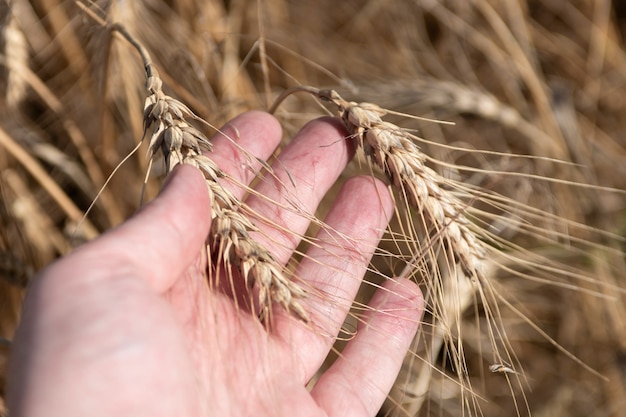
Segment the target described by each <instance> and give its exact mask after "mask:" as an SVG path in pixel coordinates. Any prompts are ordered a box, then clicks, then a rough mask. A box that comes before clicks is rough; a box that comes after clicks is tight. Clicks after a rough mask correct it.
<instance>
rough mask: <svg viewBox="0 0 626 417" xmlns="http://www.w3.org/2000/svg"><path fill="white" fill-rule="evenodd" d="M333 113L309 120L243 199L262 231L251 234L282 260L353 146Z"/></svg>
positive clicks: (306, 225) (284, 259)
mask: <svg viewBox="0 0 626 417" xmlns="http://www.w3.org/2000/svg"><path fill="white" fill-rule="evenodd" d="M345 137H346V131H345V129H344V127H343V125H342V124H341V123H340V122H339V121H338V120H336V119H332V118H322V119H318V120H315V121H313V122H310V123H309V124H307V125H306V126H305V127H304V128H302V130H301V131H300V132H299V133H298V134H297V135H296V137H294V139H293V140H292V141H291V142H290V143H289V145H287V146H286V147H285V149H284V150H283V151H282V152H281V153H280V155H279V156H278V159H277V160H276V161H275V163H274V164H273V165H272V167H273V171H274V174H273V175H272V176H266V177H265V178H264V179H263V181H261V182H260V183H259V185H258V186H257V187H256V189H255V191H256V192H255V194H254V195H251V196H250V198H249V199H248V200H247V204H248V206H249V208H250V210H251V211H252V213H253V216H254V217H256V218H257V219H261V220H260V221H259V222H257V223H258V226H259V228H260V229H261V230H262V231H263V235H260V234H258V235H255V239H258V240H259V241H260V242H261V243H262V244H264V245H265V246H266V247H268V249H270V250H271V251H272V254H273V255H274V257H275V258H276V259H277V260H278V261H279V262H280V263H286V262H287V260H288V259H289V258H290V257H291V254H292V252H293V250H294V249H295V247H296V246H297V245H298V243H299V241H300V236H301V235H302V234H303V233H304V232H305V231H306V229H307V227H308V225H309V223H310V221H311V217H312V215H311V214H310V213H313V212H314V211H315V209H316V208H317V205H318V204H319V202H320V201H321V199H322V198H323V197H324V195H325V194H326V192H327V191H328V189H329V188H330V187H331V186H332V185H333V184H334V183H335V182H336V181H337V178H338V177H339V175H340V174H341V172H342V171H343V170H344V168H345V166H346V165H347V163H348V162H349V160H350V159H351V158H352V156H353V155H354V149H353V147H352V146H350V144H349V143H348V141H346V140H345Z"/></svg>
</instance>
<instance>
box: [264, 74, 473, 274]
mask: <svg viewBox="0 0 626 417" xmlns="http://www.w3.org/2000/svg"><path fill="white" fill-rule="evenodd" d="M298 91H304V92H308V93H311V94H314V95H315V96H317V97H318V98H320V99H321V100H324V101H327V102H330V103H332V104H334V105H335V106H336V107H337V109H338V111H339V117H340V118H341V120H342V121H343V124H344V125H345V127H346V129H347V130H348V132H349V134H350V135H351V137H354V138H356V139H357V144H358V145H359V147H360V148H361V149H362V150H363V152H364V153H365V155H366V156H367V157H368V158H369V160H370V161H371V162H372V163H374V165H376V166H378V167H379V168H380V169H382V170H383V171H384V172H385V174H386V175H387V176H388V177H389V179H390V180H391V182H392V183H393V185H394V186H395V187H396V188H398V189H399V190H401V195H402V196H403V197H404V198H405V199H406V201H407V203H408V204H409V205H410V206H412V207H413V208H415V209H416V210H417V211H418V212H419V213H422V216H423V218H424V223H425V224H424V226H425V227H426V230H427V231H428V236H427V238H428V242H427V243H431V242H433V241H434V239H439V241H440V242H442V243H443V244H444V246H445V247H446V250H448V251H450V252H449V253H448V255H452V256H451V257H448V259H453V260H454V262H455V263H457V264H458V265H459V266H460V267H461V270H462V272H463V274H464V275H465V276H466V277H468V278H470V279H472V281H474V282H478V281H481V280H482V279H483V278H484V275H485V274H484V268H485V262H484V258H485V248H484V246H483V243H482V242H481V241H480V240H478V239H477V238H476V237H475V234H474V233H473V232H472V230H471V229H470V222H469V220H468V219H467V218H466V217H465V215H464V214H463V208H464V207H465V205H464V204H463V203H462V202H461V201H460V200H458V199H457V198H456V197H455V196H454V195H452V194H451V193H450V192H447V191H446V190H445V189H444V188H443V187H442V186H443V184H444V183H445V179H444V178H443V177H441V176H440V175H439V174H438V173H437V172H436V171H434V170H433V169H431V168H429V167H428V166H426V164H425V161H426V156H425V155H424V154H423V153H422V152H421V151H420V149H419V147H418V146H417V145H416V144H415V142H414V140H413V139H414V137H413V136H412V135H411V134H410V133H409V132H407V131H406V130H404V129H402V128H400V127H398V126H396V125H395V124H393V123H389V122H386V121H384V120H383V119H382V116H384V115H385V114H386V113H387V111H386V110H385V109H383V108H381V107H379V106H378V105H376V104H372V103H355V102H348V101H346V100H344V99H343V98H342V97H341V96H340V95H339V94H338V93H337V92H336V91H335V90H319V89H317V88H314V87H307V86H299V87H294V88H292V89H290V90H286V91H285V92H283V94H282V95H281V96H280V97H278V98H277V100H276V102H275V103H274V105H273V106H272V108H271V109H270V113H271V112H273V111H275V110H276V108H277V106H278V105H279V104H280V102H281V101H282V100H283V99H284V98H286V97H287V96H288V95H290V94H292V93H294V92H298ZM427 246H428V245H427Z"/></svg>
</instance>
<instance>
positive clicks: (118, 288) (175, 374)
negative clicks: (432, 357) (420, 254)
mask: <svg viewBox="0 0 626 417" xmlns="http://www.w3.org/2000/svg"><path fill="white" fill-rule="evenodd" d="M223 132H224V133H226V134H227V135H228V136H229V137H233V138H237V146H235V145H234V144H233V143H232V142H231V141H230V140H229V139H227V138H226V137H225V136H223V135H217V137H216V138H215V139H214V140H213V143H214V145H215V147H214V152H213V153H212V154H211V158H212V159H213V160H214V161H215V162H216V163H217V164H218V165H219V166H220V167H222V169H224V171H226V172H227V173H228V174H229V175H230V176H231V177H233V178H235V179H237V180H238V181H241V182H242V183H249V182H250V181H251V180H252V179H253V177H254V173H253V172H252V169H251V166H250V163H249V161H248V160H247V159H246V158H245V157H244V156H242V153H241V148H243V149H246V150H247V151H248V152H250V153H251V154H252V155H254V156H255V157H258V158H260V159H263V160H265V159H267V158H268V157H269V156H270V155H271V153H272V152H273V150H274V148H275V147H276V146H277V144H278V143H279V141H280V137H281V133H280V127H279V125H278V123H277V121H276V120H275V119H274V118H273V117H271V116H269V115H267V114H265V113H260V112H252V113H246V114H244V115H241V116H239V117H238V118H236V119H235V120H233V121H232V122H231V123H229V124H228V125H227V126H226V127H225V128H224V130H223ZM344 136H345V132H344V131H343V130H342V128H341V127H340V126H339V125H338V124H337V123H335V122H334V121H331V120H329V119H322V120H317V121H314V122H312V123H310V124H308V125H307V126H306V127H305V128H304V129H303V130H302V131H301V132H300V133H299V134H298V135H297V136H296V138H294V140H293V141H292V142H291V143H290V144H289V145H288V146H287V147H286V148H285V149H284V150H283V151H282V152H281V154H280V155H279V158H278V161H277V162H276V163H274V173H275V175H276V178H275V181H272V180H267V181H261V182H260V183H259V184H258V185H257V186H256V191H257V192H258V193H260V195H264V196H266V197H269V198H271V199H274V200H278V201H283V200H285V199H286V198H287V197H289V198H292V197H293V193H294V192H297V196H298V199H299V202H300V203H301V204H302V205H303V208H305V209H306V210H308V211H309V212H313V210H314V209H315V207H316V206H317V204H318V203H319V201H320V199H321V198H322V197H323V195H324V194H325V193H326V192H327V191H328V189H329V187H330V186H331V185H332V184H333V183H334V182H335V180H336V179H337V177H338V176H339V174H340V172H341V171H342V170H343V169H344V167H345V165H346V164H347V162H348V161H349V159H350V158H351V156H352V152H353V150H352V148H351V146H350V145H349V141H346V140H343V138H344ZM239 147H241V148H239ZM287 178H289V179H287ZM292 180H293V183H294V184H296V185H297V188H295V189H293V190H292V191H291V193H292V194H291V195H289V196H287V195H286V194H285V193H286V191H285V184H290V183H291V181H292ZM278 183H280V184H282V185H281V186H277V184H278ZM232 191H233V192H234V193H236V194H237V195H238V196H240V197H241V196H243V191H241V190H236V189H235V188H233V189H232ZM247 203H248V204H249V205H250V206H251V207H252V208H253V209H254V210H255V211H256V212H257V213H260V214H261V215H264V216H266V217H267V218H269V219H270V220H272V221H274V222H276V223H277V224H279V225H281V226H282V227H283V229H282V230H283V231H282V232H280V231H277V229H271V228H268V227H267V226H265V225H259V227H261V228H264V231H265V233H266V235H267V237H270V238H271V239H266V241H267V245H268V248H269V249H270V250H271V251H272V252H273V253H274V254H275V255H276V258H277V259H278V260H279V261H280V262H283V263H285V262H286V261H287V260H288V259H289V257H290V256H291V252H292V251H293V250H294V249H295V247H296V245H297V244H298V241H297V239H296V238H295V236H296V234H297V233H304V231H305V230H306V228H307V226H308V220H307V219H306V217H302V216H298V215H297V213H295V212H291V211H289V210H285V209H283V208H280V207H279V206H276V205H271V204H269V203H268V201H267V200H266V199H264V198H261V197H259V196H256V197H255V196H254V195H252V196H251V197H250V198H248V200H247ZM209 212H210V203H209V196H208V193H207V190H206V186H205V183H204V179H203V178H202V176H201V174H200V173H199V172H198V171H197V170H195V169H193V168H191V167H187V166H182V167H179V168H178V169H176V170H175V171H174V173H173V174H172V175H171V177H170V178H169V180H168V182H167V184H166V185H165V187H164V189H163V191H162V192H161V194H160V195H159V196H158V197H157V198H156V199H155V200H154V201H152V202H151V203H150V204H148V205H146V206H145V207H144V208H143V209H142V210H141V211H140V212H139V213H138V214H137V215H136V216H134V217H133V218H132V219H130V220H128V221H127V222H126V223H124V224H122V225H121V226H119V227H118V228H116V229H114V230H112V231H110V232H109V233H106V234H104V235H103V236H101V237H100V238H98V239H96V240H94V241H93V242H90V243H88V244H86V245H84V246H82V247H80V248H78V249H77V250H76V251H75V252H73V253H72V254H70V255H68V256H66V257H65V258H63V259H61V260H59V261H57V262H56V263H54V264H52V265H51V266H49V267H48V268H46V269H45V270H43V271H42V272H41V273H40V274H39V275H38V277H37V278H36V279H35V280H34V282H33V285H32V287H31V288H30V289H29V291H28V294H27V297H26V300H25V303H24V308H23V315H22V319H21V323H20V326H19V329H18V331H17V333H16V336H15V339H14V343H13V347H12V357H11V360H10V367H9V378H8V396H7V402H8V404H7V405H8V408H9V410H10V412H11V415H12V416H39V415H46V416H56V415H59V416H61V415H62V416H65V417H68V416H69V417H71V416H87V415H88V416H113V415H114V416H123V415H128V416H134V417H140V416H150V417H154V416H206V415H220V416H248V415H255V416H266V415H267V416H269V415H272V416H273V415H276V416H283V415H284V416H294V415H297V416H318V415H337V416H367V415H375V413H376V412H377V411H378V409H379V407H380V406H381V404H382V402H383V400H384V399H385V396H386V394H387V392H388V391H389V389H390V387H391V385H392V383H393V381H394V380H395V377H396V374H397V372H398V370H399V368H400V365H401V362H402V359H403V357H404V355H405V353H406V351H407V349H408V347H409V344H410V341H411V340H412V338H413V336H414V334H415V331H416V329H417V326H418V322H419V318H420V316H421V313H422V309H423V301H422V296H421V293H420V292H419V289H418V288H417V286H416V285H415V284H413V283H411V282H409V281H408V280H404V279H402V280H400V279H399V280H389V281H387V282H386V283H385V284H384V286H383V288H381V289H379V290H378V291H377V293H376V294H375V295H374V298H373V299H372V301H371V303H370V307H371V308H370V309H369V310H368V311H367V313H365V315H364V317H363V322H362V323H361V324H360V325H359V327H358V329H357V332H356V335H355V336H354V338H353V339H352V340H351V341H350V342H349V343H348V344H347V347H346V348H345V350H344V351H343V353H342V355H341V356H340V358H339V359H338V360H337V361H336V362H335V363H334V364H333V365H332V366H331V367H330V368H329V369H328V370H326V371H325V372H324V373H323V374H322V376H321V377H320V378H319V380H318V381H317V382H316V384H315V386H314V387H313V388H312V389H310V390H308V389H307V388H306V386H307V383H308V381H309V380H310V379H311V378H312V377H313V376H314V375H315V373H316V372H317V371H318V369H319V368H320V366H321V364H322V362H323V361H324V358H325V357H326V355H327V354H328V352H329V350H330V349H331V347H332V343H333V341H334V337H335V336H336V334H337V333H338V331H339V328H340V327H341V324H342V322H343V320H344V318H345V317H346V315H347V313H348V308H349V306H350V304H351V301H352V299H353V298H354V296H355V293H356V291H357V288H358V286H359V283H360V281H361V279H362V277H363V275H364V273H365V270H366V268H367V265H368V262H369V259H370V257H371V255H372V252H373V250H374V248H375V247H376V245H377V243H378V241H379V239H380V238H381V234H382V232H383V230H384V229H385V227H386V225H387V222H388V220H389V217H390V215H391V214H392V213H393V206H392V202H391V198H390V196H389V194H388V191H387V189H386V187H385V186H384V185H383V184H381V183H379V182H377V181H373V180H372V178H370V177H356V178H353V179H351V180H349V181H348V182H346V184H345V185H344V186H343V188H342V190H341V191H340V192H339V194H338V196H337V198H336V199H335V202H334V204H333V206H332V207H331V209H330V211H329V213H328V215H327V217H326V219H325V222H326V223H327V224H328V225H329V227H328V228H325V229H322V230H321V231H320V232H319V235H318V236H317V239H318V240H317V243H318V245H313V246H312V247H311V248H310V249H309V250H308V253H307V256H306V257H305V258H304V259H303V261H302V262H301V263H300V265H299V266H298V269H297V271H296V274H297V276H298V277H299V278H301V279H302V280H303V281H304V282H305V283H306V284H307V285H308V286H309V287H310V289H312V290H313V289H314V290H315V292H319V293H328V294H332V297H333V299H332V301H330V300H323V299H318V298H317V297H310V298H305V299H303V300H301V301H300V302H301V304H302V305H303V306H304V308H305V309H306V310H307V311H310V312H311V319H312V324H305V323H303V322H301V321H298V320H297V319H295V318H293V317H290V316H289V314H287V313H286V312H284V311H279V310H278V309H275V312H274V314H273V318H272V319H273V320H272V329H271V331H270V332H269V333H268V332H267V331H266V328H265V326H264V325H263V324H262V323H260V322H259V320H258V319H257V318H256V317H254V316H253V315H252V314H247V313H246V312H245V311H242V310H241V308H238V306H237V304H236V303H235V302H234V300H233V298H232V296H230V295H229V294H228V291H221V290H219V289H216V288H215V286H213V285H209V283H208V282H207V278H206V270H207V256H206V250H205V243H204V242H205V239H206V236H207V233H208V231H209V228H210V223H211V219H210V213H209ZM285 230H290V231H294V232H295V233H296V234H291V233H286V232H285ZM339 234H341V236H351V237H352V238H353V239H352V240H350V242H352V244H350V245H345V246H341V247H338V245H337V242H338V236H339Z"/></svg>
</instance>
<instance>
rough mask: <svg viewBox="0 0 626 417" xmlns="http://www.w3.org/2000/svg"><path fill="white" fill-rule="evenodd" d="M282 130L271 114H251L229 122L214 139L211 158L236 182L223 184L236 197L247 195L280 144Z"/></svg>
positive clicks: (256, 112) (209, 155)
mask: <svg viewBox="0 0 626 417" xmlns="http://www.w3.org/2000/svg"><path fill="white" fill-rule="evenodd" d="M281 136H282V130H281V126H280V123H278V120H276V118H274V117H273V116H271V115H270V114H268V113H264V112H260V111H251V112H248V113H244V114H241V115H239V116H237V117H236V118H234V119H233V120H231V121H230V122H228V123H227V124H226V125H225V126H224V127H223V128H222V129H220V132H219V133H217V134H216V135H215V136H213V138H212V139H211V143H212V144H213V151H212V152H211V153H209V154H207V156H208V157H209V158H211V160H213V162H215V163H216V164H217V166H219V167H220V168H221V169H222V170H223V171H224V172H226V174H228V176H229V177H231V178H232V180H234V181H230V182H229V181H225V182H224V183H223V184H224V186H225V187H226V188H228V189H229V191H231V192H233V193H234V194H235V196H236V197H238V198H242V197H243V195H244V194H245V189H244V188H243V187H240V186H237V185H236V183H239V184H243V185H248V184H249V183H250V181H252V180H253V179H254V178H255V176H256V175H257V173H258V172H259V171H260V169H261V167H262V166H263V164H262V163H261V162H260V161H265V160H267V159H268V158H269V157H270V156H271V155H272V153H273V152H274V150H275V149H276V147H277V146H278V144H279V143H280V139H281Z"/></svg>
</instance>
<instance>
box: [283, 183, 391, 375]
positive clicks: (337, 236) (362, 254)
mask: <svg viewBox="0 0 626 417" xmlns="http://www.w3.org/2000/svg"><path fill="white" fill-rule="evenodd" d="M392 214H393V201H392V199H391V196H390V194H389V191H388V190H387V187H386V186H385V185H384V184H383V183H382V182H381V181H378V180H375V179H373V178H372V177H369V176H367V177H365V176H364V177H355V178H352V179H350V180H348V181H347V182H346V183H345V184H344V185H343V187H342V188H341V190H340V191H339V194H338V195H337V198H336V200H335V203H334V204H333V206H332V207H331V209H330V211H329V212H328V215H327V217H326V220H325V223H326V225H327V226H325V227H323V228H322V229H321V230H320V232H319V233H318V235H317V236H316V239H315V245H314V246H312V247H311V249H309V251H308V252H307V254H306V256H305V258H304V259H303V260H302V262H301V263H300V265H299V267H298V269H297V270H296V273H295V275H296V276H297V277H298V279H301V280H302V281H304V282H305V283H306V288H307V292H308V297H307V298H305V299H303V300H301V301H300V303H301V304H302V305H303V307H304V309H305V310H306V311H307V312H309V313H310V316H311V321H312V323H313V326H312V327H307V326H300V325H298V324H297V323H295V322H294V321H293V320H290V319H289V317H287V316H286V314H281V313H277V319H276V331H277V334H278V335H279V336H280V337H281V338H283V340H284V341H285V342H286V343H288V344H291V345H293V346H299V356H300V358H301V360H302V362H303V364H304V379H305V380H308V379H309V378H310V377H311V376H312V375H313V373H314V372H316V371H317V369H318V368H319V366H320V365H321V363H322V362H323V360H324V358H325V357H326V355H327V354H328V351H329V350H330V348H331V346H332V344H333V342H334V340H335V337H336V335H337V333H338V332H339V329H340V327H341V325H342V323H343V321H344V319H345V317H346V315H347V314H348V311H349V309H350V306H351V305H352V301H353V300H354V297H355V295H356V293H357V291H358V289H359V286H360V285H361V280H362V279H363V276H364V274H365V272H366V269H367V267H368V265H369V261H370V259H371V257H372V255H373V253H374V251H375V250H376V247H377V245H378V242H379V241H380V238H381V237H382V234H383V233H384V231H385V228H386V227H387V224H388V222H389V219H390V218H391V216H392Z"/></svg>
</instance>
